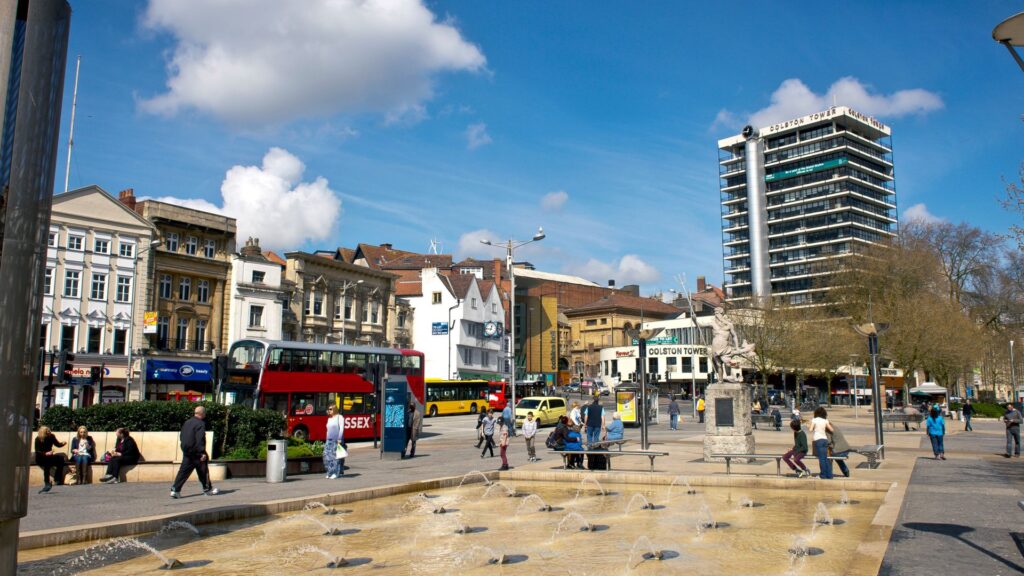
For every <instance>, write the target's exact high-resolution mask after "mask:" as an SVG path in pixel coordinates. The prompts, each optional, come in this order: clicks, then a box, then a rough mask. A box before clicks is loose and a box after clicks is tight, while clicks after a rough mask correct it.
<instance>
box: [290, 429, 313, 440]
mask: <svg viewBox="0 0 1024 576" xmlns="http://www.w3.org/2000/svg"><path fill="white" fill-rule="evenodd" d="M292 438H295V439H296V440H299V441H302V442H305V441H306V440H309V430H306V429H305V428H304V427H302V426H299V427H298V428H296V429H295V430H292Z"/></svg>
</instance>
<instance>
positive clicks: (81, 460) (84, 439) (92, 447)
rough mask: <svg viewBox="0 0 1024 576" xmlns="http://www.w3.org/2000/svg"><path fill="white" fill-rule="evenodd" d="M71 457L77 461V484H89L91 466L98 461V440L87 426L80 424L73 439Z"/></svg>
mask: <svg viewBox="0 0 1024 576" xmlns="http://www.w3.org/2000/svg"><path fill="white" fill-rule="evenodd" d="M71 459H72V460H73V461H74V462H75V484H87V483H88V481H89V468H90V467H91V466H92V463H93V462H95V461H96V442H95V441H94V440H93V439H92V436H90V435H89V430H88V428H86V427H85V426H79V427H78V433H77V434H75V437H74V438H72V439H71Z"/></svg>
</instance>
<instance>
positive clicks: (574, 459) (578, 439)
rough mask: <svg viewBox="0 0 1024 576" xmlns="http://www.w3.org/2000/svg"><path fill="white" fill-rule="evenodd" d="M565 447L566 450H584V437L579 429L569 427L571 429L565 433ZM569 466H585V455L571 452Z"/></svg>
mask: <svg viewBox="0 0 1024 576" xmlns="http://www.w3.org/2000/svg"><path fill="white" fill-rule="evenodd" d="M565 449H566V450H583V437H582V436H580V433H579V431H578V430H575V429H573V428H569V431H568V432H566V434H565ZM569 468H581V469H582V468H583V455H582V454H570V455H569Z"/></svg>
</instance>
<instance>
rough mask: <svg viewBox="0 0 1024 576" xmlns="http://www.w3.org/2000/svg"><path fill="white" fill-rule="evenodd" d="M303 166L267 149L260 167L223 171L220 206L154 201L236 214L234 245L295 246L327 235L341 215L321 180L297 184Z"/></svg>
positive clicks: (286, 154) (189, 201)
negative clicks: (236, 242) (254, 241)
mask: <svg viewBox="0 0 1024 576" xmlns="http://www.w3.org/2000/svg"><path fill="white" fill-rule="evenodd" d="M305 169H306V167H305V165H303V163H302V161H301V160H299V159H298V158H297V157H295V156H294V155H292V154H291V153H290V152H288V151H287V150H283V149H281V148H271V149H270V151H269V152H267V154H266V155H265V156H264V157H263V165H262V166H233V167H232V168H231V169H230V170H228V171H227V173H226V174H225V175H224V182H223V183H222V184H221V187H220V191H221V196H222V198H223V202H224V204H223V206H216V205H215V204H213V203H211V202H208V201H206V200H200V199H181V198H170V197H167V198H157V200H159V201H160V202H169V203H171V204H177V205H179V206H185V207H189V208H196V209H199V210H206V211H208V212H216V213H219V214H225V215H227V216H231V217H233V218H237V219H238V239H239V244H241V241H242V240H244V239H245V238H248V237H250V236H252V237H255V238H259V239H260V245H261V246H262V247H264V248H268V249H269V248H273V249H278V250H284V249H291V248H297V247H298V246H299V245H300V244H302V243H304V242H305V241H307V240H324V239H326V238H328V237H329V236H330V234H331V232H332V231H333V230H334V227H335V225H336V224H337V222H338V217H339V216H340V214H341V199H340V198H339V197H338V195H337V193H335V192H334V191H333V190H331V189H330V187H329V185H328V183H327V180H326V179H324V178H323V177H317V178H316V179H315V180H314V181H312V182H301V178H302V174H303V172H305Z"/></svg>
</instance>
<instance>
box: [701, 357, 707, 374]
mask: <svg viewBox="0 0 1024 576" xmlns="http://www.w3.org/2000/svg"><path fill="white" fill-rule="evenodd" d="M700 371H701V372H705V373H706V372H707V371H708V359H707V358H705V357H701V358H700Z"/></svg>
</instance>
